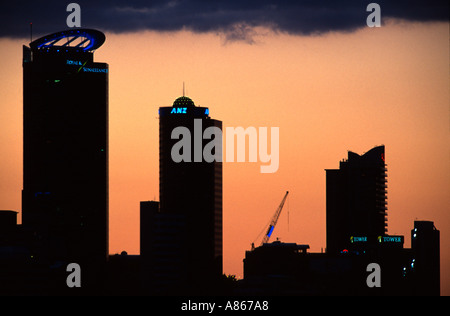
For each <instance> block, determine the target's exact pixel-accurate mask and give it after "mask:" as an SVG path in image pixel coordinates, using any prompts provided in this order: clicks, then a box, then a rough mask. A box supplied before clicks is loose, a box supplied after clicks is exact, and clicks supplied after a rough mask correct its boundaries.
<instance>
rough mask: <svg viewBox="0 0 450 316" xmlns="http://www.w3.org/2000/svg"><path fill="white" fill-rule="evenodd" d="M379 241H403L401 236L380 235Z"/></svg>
mask: <svg viewBox="0 0 450 316" xmlns="http://www.w3.org/2000/svg"><path fill="white" fill-rule="evenodd" d="M378 242H380V243H403V238H402V237H401V236H385V237H384V236H378Z"/></svg>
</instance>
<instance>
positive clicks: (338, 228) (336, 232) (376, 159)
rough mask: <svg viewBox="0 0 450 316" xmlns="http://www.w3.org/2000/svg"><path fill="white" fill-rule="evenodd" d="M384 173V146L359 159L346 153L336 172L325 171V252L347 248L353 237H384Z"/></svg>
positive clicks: (385, 194) (385, 178)
mask: <svg viewBox="0 0 450 316" xmlns="http://www.w3.org/2000/svg"><path fill="white" fill-rule="evenodd" d="M386 171H387V169H386V163H385V148H384V146H379V147H375V148H372V149H371V150H370V151H368V152H367V153H365V154H364V155H362V156H360V155H358V154H356V153H353V152H351V151H349V153H348V159H347V160H344V161H341V162H340V168H339V169H338V170H326V208H327V211H326V212H327V252H331V253H336V252H340V251H342V250H344V249H348V247H349V245H350V243H351V242H352V240H353V239H354V237H361V238H363V239H364V240H369V241H372V242H373V241H375V242H376V241H377V240H378V237H380V236H385V235H386V233H387V185H386V182H387V174H386ZM352 237H353V238H352Z"/></svg>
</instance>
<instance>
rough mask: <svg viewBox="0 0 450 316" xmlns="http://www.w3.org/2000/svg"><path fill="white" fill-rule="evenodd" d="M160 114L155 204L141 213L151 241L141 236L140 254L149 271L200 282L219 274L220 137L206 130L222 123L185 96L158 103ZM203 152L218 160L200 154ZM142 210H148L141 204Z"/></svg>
mask: <svg viewBox="0 0 450 316" xmlns="http://www.w3.org/2000/svg"><path fill="white" fill-rule="evenodd" d="M159 116H160V118H159V167H160V171H159V183H160V184H159V192H160V204H159V206H157V204H155V207H156V208H155V207H153V208H152V209H153V211H152V212H153V214H154V215H151V216H150V217H148V215H146V216H144V217H143V215H142V214H141V219H142V218H147V219H148V220H147V221H148V223H149V225H151V226H148V227H147V229H151V230H152V232H151V233H150V234H149V235H148V236H150V237H148V238H150V239H151V240H141V255H143V256H144V257H145V258H148V257H151V258H152V259H151V260H150V261H151V262H150V263H149V265H151V266H152V268H151V269H152V271H162V270H164V271H165V273H166V274H165V278H166V280H169V279H174V282H173V283H172V284H177V283H183V284H182V285H186V284H188V285H200V283H202V281H205V280H208V281H211V280H213V279H214V277H219V276H221V275H222V159H221V152H222V138H221V137H220V138H214V136H212V135H209V133H208V132H207V131H210V130H211V129H210V128H213V129H215V130H216V131H220V134H221V130H222V122H221V121H218V120H214V119H211V118H210V116H209V109H208V108H206V107H199V106H195V104H194V102H193V101H192V100H191V99H190V98H188V97H185V96H183V97H180V98H177V99H176V100H175V102H174V103H173V106H169V107H161V108H159ZM180 129H181V131H182V133H181V134H180V133H178V132H177V131H179V130H180ZM216 137H217V135H216ZM180 144H183V146H180ZM212 145H214V146H212ZM207 146H208V147H207ZM204 151H207V152H208V153H211V151H212V154H213V155H215V154H217V156H220V159H213V160H210V159H208V158H206V159H205V157H204ZM215 151H216V152H215ZM180 157H181V159H180ZM144 206H145V204H144ZM142 212H150V209H149V210H147V208H143V204H141V213H142ZM143 229H146V228H145V227H142V226H141V230H143ZM156 230H157V231H156ZM141 236H144V235H143V234H142V231H141ZM152 236H153V237H152ZM142 246H144V248H142ZM169 252H170V258H169V257H168V256H169ZM147 254H150V255H149V256H147ZM161 256H165V257H164V258H162V257H161ZM158 262H159V263H158ZM161 262H165V263H164V266H161V267H159V266H158V264H160V263H161ZM169 266H172V267H173V268H172V269H171V270H168V269H169ZM171 271H172V272H171ZM174 271H176V273H175V272H174ZM156 274H158V273H157V272H155V273H154V275H156ZM160 275H162V274H160ZM180 275H181V276H182V277H181V278H182V279H180ZM178 286H180V284H178ZM200 287H201V285H200Z"/></svg>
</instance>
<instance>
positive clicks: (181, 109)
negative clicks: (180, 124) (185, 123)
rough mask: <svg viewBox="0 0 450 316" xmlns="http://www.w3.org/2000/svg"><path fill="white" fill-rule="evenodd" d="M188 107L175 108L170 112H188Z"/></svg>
mask: <svg viewBox="0 0 450 316" xmlns="http://www.w3.org/2000/svg"><path fill="white" fill-rule="evenodd" d="M186 111H187V108H173V109H172V111H171V112H170V114H186Z"/></svg>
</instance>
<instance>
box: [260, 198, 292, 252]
mask: <svg viewBox="0 0 450 316" xmlns="http://www.w3.org/2000/svg"><path fill="white" fill-rule="evenodd" d="M288 194H289V191H286V194H285V195H284V197H283V199H282V200H281V203H280V205H279V206H278V208H277V210H276V211H275V214H273V217H272V219H271V221H270V223H269V227H268V228H267V231H266V234H265V235H264V237H263V239H262V241H261V244H260V246H262V245H263V244H265V243H267V242H268V241H269V239H270V236H272V233H273V230H274V229H275V225H276V224H277V222H278V218H279V217H280V214H281V210H282V209H283V206H284V202H286V198H287V196H288ZM260 235H261V233H260V234H259V235H258V237H257V239H258V238H259V236H260ZM254 249H255V243H254V242H253V243H252V250H254Z"/></svg>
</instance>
